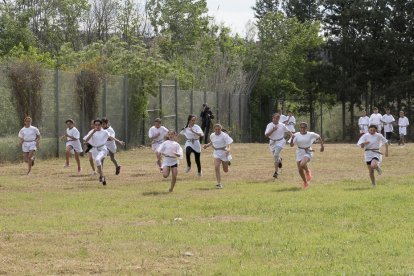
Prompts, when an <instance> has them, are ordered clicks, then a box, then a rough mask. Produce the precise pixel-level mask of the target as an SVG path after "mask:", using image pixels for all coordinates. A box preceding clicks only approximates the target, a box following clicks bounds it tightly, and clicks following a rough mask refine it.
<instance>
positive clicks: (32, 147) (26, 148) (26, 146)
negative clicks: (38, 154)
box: [22, 141, 37, 152]
mask: <svg viewBox="0 0 414 276" xmlns="http://www.w3.org/2000/svg"><path fill="white" fill-rule="evenodd" d="M36 150H37V147H36V141H32V142H23V144H22V151H23V152H30V151H36Z"/></svg>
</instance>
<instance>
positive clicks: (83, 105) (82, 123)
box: [80, 70, 85, 133]
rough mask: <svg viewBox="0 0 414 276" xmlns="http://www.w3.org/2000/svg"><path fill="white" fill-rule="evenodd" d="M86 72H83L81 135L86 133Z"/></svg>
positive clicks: (81, 76)
mask: <svg viewBox="0 0 414 276" xmlns="http://www.w3.org/2000/svg"><path fill="white" fill-rule="evenodd" d="M84 74H85V72H84V71H83V70H82V71H81V75H80V78H81V83H82V103H81V114H80V115H81V116H80V122H81V126H80V128H81V133H85V84H84V81H85V76H84Z"/></svg>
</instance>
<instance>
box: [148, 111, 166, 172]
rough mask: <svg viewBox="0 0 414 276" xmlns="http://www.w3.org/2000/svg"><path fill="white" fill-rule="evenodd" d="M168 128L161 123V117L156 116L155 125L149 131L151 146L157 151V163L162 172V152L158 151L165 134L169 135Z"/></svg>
mask: <svg viewBox="0 0 414 276" xmlns="http://www.w3.org/2000/svg"><path fill="white" fill-rule="evenodd" d="M167 133H168V129H167V128H166V127H164V126H162V125H161V119H160V118H156V119H155V120H154V125H153V126H152V127H151V128H150V129H149V131H148V137H149V138H150V139H151V148H152V150H153V151H154V152H155V156H156V157H157V161H156V164H157V166H158V168H159V169H160V172H161V173H162V166H161V154H159V153H158V152H157V149H158V147H159V146H160V145H161V144H162V143H163V142H164V141H165V139H164V138H165V135H167Z"/></svg>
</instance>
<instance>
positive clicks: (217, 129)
mask: <svg viewBox="0 0 414 276" xmlns="http://www.w3.org/2000/svg"><path fill="white" fill-rule="evenodd" d="M222 129H223V126H222V125H220V124H215V125H214V127H213V130H214V134H216V135H220V134H221V130H222Z"/></svg>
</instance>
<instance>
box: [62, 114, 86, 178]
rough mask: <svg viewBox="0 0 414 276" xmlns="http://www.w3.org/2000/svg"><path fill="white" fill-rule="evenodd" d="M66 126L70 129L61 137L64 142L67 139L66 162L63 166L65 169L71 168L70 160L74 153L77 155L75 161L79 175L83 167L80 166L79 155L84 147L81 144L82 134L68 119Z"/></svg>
mask: <svg viewBox="0 0 414 276" xmlns="http://www.w3.org/2000/svg"><path fill="white" fill-rule="evenodd" d="M65 123H66V126H67V127H68V128H67V129H66V133H65V135H63V136H62V137H61V139H62V140H64V139H66V149H65V157H66V162H65V165H64V166H63V167H64V168H67V167H69V158H70V155H71V153H72V152H73V153H74V155H75V160H76V163H77V165H78V174H79V173H80V172H81V171H82V169H81V165H80V158H79V153H81V152H82V151H83V150H82V145H81V142H80V133H79V130H78V129H77V128H76V127H75V122H74V121H73V120H72V119H68V120H66V121H65Z"/></svg>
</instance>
